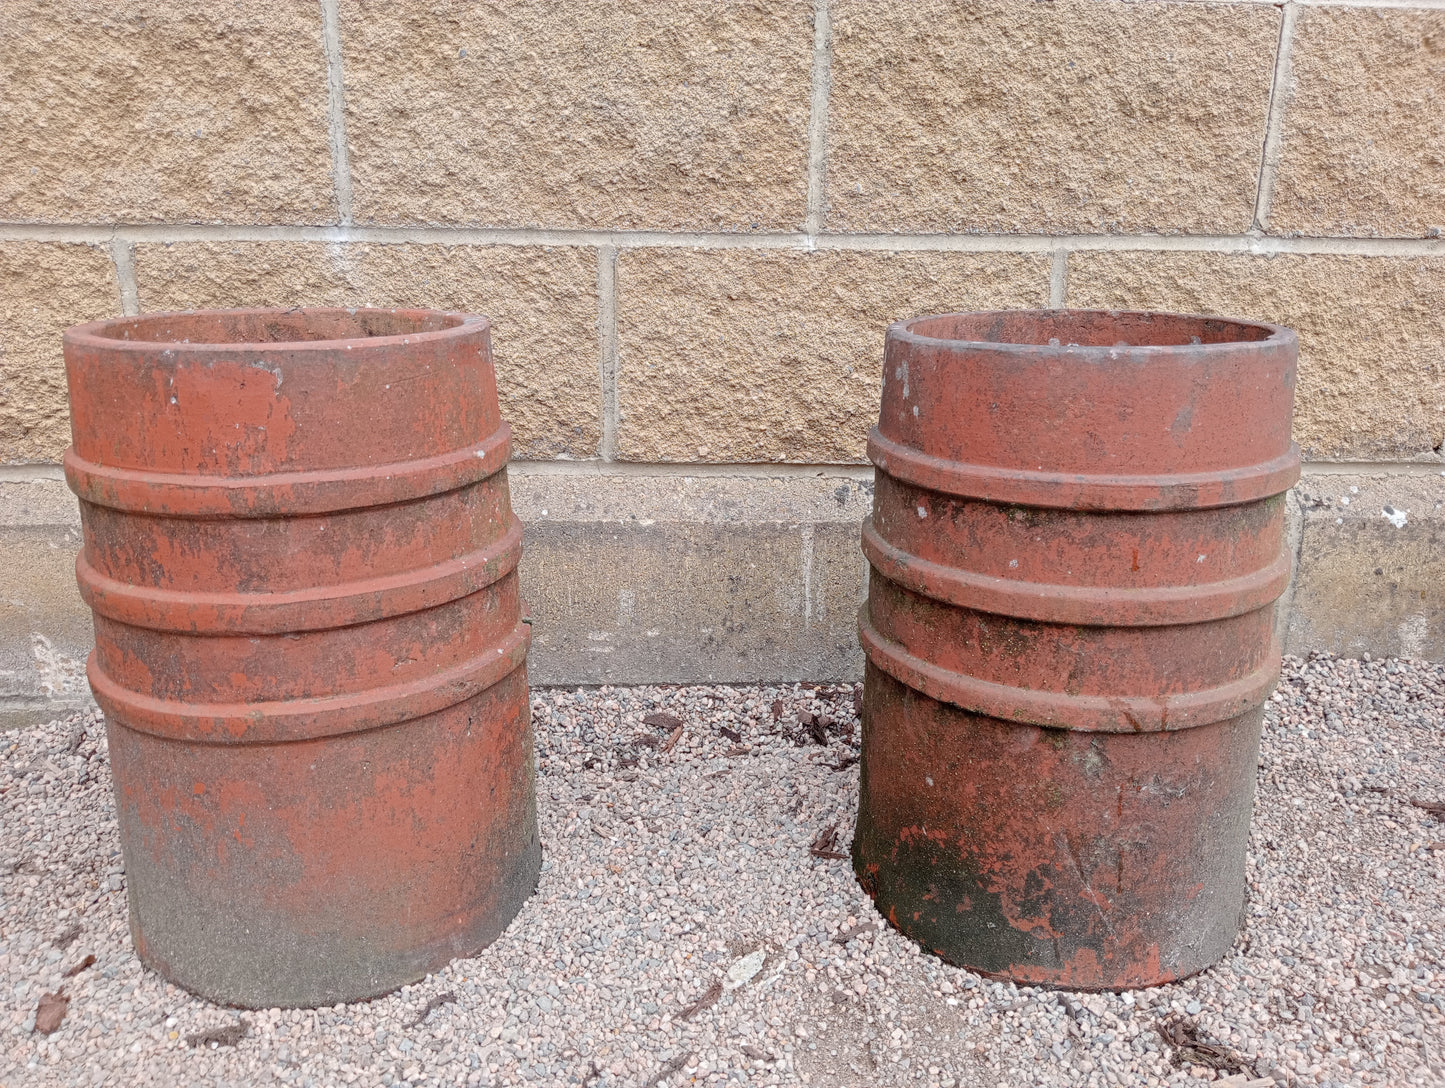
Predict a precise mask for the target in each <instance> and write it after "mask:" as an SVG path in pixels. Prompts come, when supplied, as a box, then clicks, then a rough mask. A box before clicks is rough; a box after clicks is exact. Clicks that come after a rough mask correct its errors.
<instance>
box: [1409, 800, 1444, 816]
mask: <svg viewBox="0 0 1445 1088" xmlns="http://www.w3.org/2000/svg"><path fill="white" fill-rule="evenodd" d="M1410 804H1412V805H1414V806H1415V807H1416V808H1422V809H1424V810H1425V811H1426V812H1428V813H1429V814H1430V815H1431V816H1434V817H1436V818H1437V819H1445V801H1422V800H1420V798H1418V797H1412V798H1410Z"/></svg>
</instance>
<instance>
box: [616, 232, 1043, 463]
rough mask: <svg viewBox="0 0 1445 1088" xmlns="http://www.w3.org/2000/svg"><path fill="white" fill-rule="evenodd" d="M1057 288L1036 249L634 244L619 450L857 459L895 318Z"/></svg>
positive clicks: (622, 300)
mask: <svg viewBox="0 0 1445 1088" xmlns="http://www.w3.org/2000/svg"><path fill="white" fill-rule="evenodd" d="M1048 284H1049V257H1048V255H1047V254H1035V253H1029V254H1019V253H917V252H912V253H886V252H840V251H836V250H834V251H820V252H814V253H804V252H801V251H796V250H764V251H757V250H739V249H714V250H698V249H654V250H641V249H639V250H625V251H623V252H622V253H621V254H619V257H618V261H617V326H618V328H617V336H618V393H619V402H620V416H621V418H620V421H619V425H618V437H619V453H618V456H619V457H620V458H621V459H623V460H628V461H793V462H804V463H812V464H826V463H842V462H857V461H861V460H863V457H864V444H865V442H866V439H867V433H868V428H869V427H871V426H872V425H873V423H874V422H875V421H876V419H877V416H878V394H879V388H880V381H881V377H882V372H883V333H884V331H885V329H886V328H887V327H888V324H889V323H890V322H892V321H896V320H899V319H900V318H905V317H912V316H914V315H917V314H925V313H933V312H937V311H940V310H975V309H992V308H996V307H998V308H1002V307H1009V306H1042V305H1046V304H1047V301H1048V294H1049V289H1048Z"/></svg>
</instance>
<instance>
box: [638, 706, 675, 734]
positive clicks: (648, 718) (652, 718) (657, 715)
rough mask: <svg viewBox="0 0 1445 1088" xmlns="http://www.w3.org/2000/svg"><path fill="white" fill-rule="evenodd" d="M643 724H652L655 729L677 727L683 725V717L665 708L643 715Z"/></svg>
mask: <svg viewBox="0 0 1445 1088" xmlns="http://www.w3.org/2000/svg"><path fill="white" fill-rule="evenodd" d="M642 724H643V725H650V726H652V727H653V728H655V729H669V730H671V729H677V728H679V727H681V725H682V719H681V718H679V717H678V716H677V715H676V714H669V713H668V712H667V711H665V710H654V711H653V712H652V713H651V714H644V715H643V716H642Z"/></svg>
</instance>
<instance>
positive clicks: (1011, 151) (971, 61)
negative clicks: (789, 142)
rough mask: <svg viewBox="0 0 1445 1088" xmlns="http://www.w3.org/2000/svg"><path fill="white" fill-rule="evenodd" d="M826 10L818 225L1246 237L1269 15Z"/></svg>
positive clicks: (975, 5) (1146, 9)
mask: <svg viewBox="0 0 1445 1088" xmlns="http://www.w3.org/2000/svg"><path fill="white" fill-rule="evenodd" d="M830 11H831V13H832V18H833V63H832V93H831V97H830V103H829V112H828V182H827V185H828V216H827V222H828V225H829V228H830V229H833V230H842V231H905V232H906V231H970V232H1025V233H1030V232H1036V233H1058V232H1080V233H1093V232H1130V231H1157V232H1163V233H1173V232H1179V233H1206V234H1225V233H1231V232H1236V231H1243V230H1245V229H1247V228H1248V227H1249V225H1250V221H1251V219H1252V216H1253V209H1254V197H1255V191H1256V188H1257V180H1258V176H1259V163H1260V148H1261V146H1262V144H1263V141H1264V130H1265V121H1266V116H1267V113H1268V109H1269V94H1270V83H1271V79H1272V76H1273V68H1274V54H1275V49H1276V45H1277V41H1278V34H1279V19H1280V16H1279V13H1278V11H1277V10H1275V9H1273V8H1270V7H1267V6H1264V5H1256V4H1162V3H1149V2H1139V3H1125V2H1112V0H1058V2H1056V3H1047V4H1041V3H1034V2H1030V0H972V2H965V3H954V2H951V0H835V2H834V3H833V4H832V5H831V7H830Z"/></svg>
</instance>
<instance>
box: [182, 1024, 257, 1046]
mask: <svg viewBox="0 0 1445 1088" xmlns="http://www.w3.org/2000/svg"><path fill="white" fill-rule="evenodd" d="M250 1033H251V1023H250V1021H249V1020H237V1021H236V1022H235V1023H234V1024H226V1025H225V1026H224V1027H219V1028H210V1029H209V1030H207V1031H194V1032H192V1033H191V1034H189V1035H187V1036H186V1045H187V1046H193V1047H194V1046H209V1045H211V1044H212V1043H215V1044H216V1045H217V1046H235V1045H236V1044H237V1043H239V1042H240V1041H241V1040H242V1039H244V1038H245V1037H246V1036H247V1035H249V1034H250Z"/></svg>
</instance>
